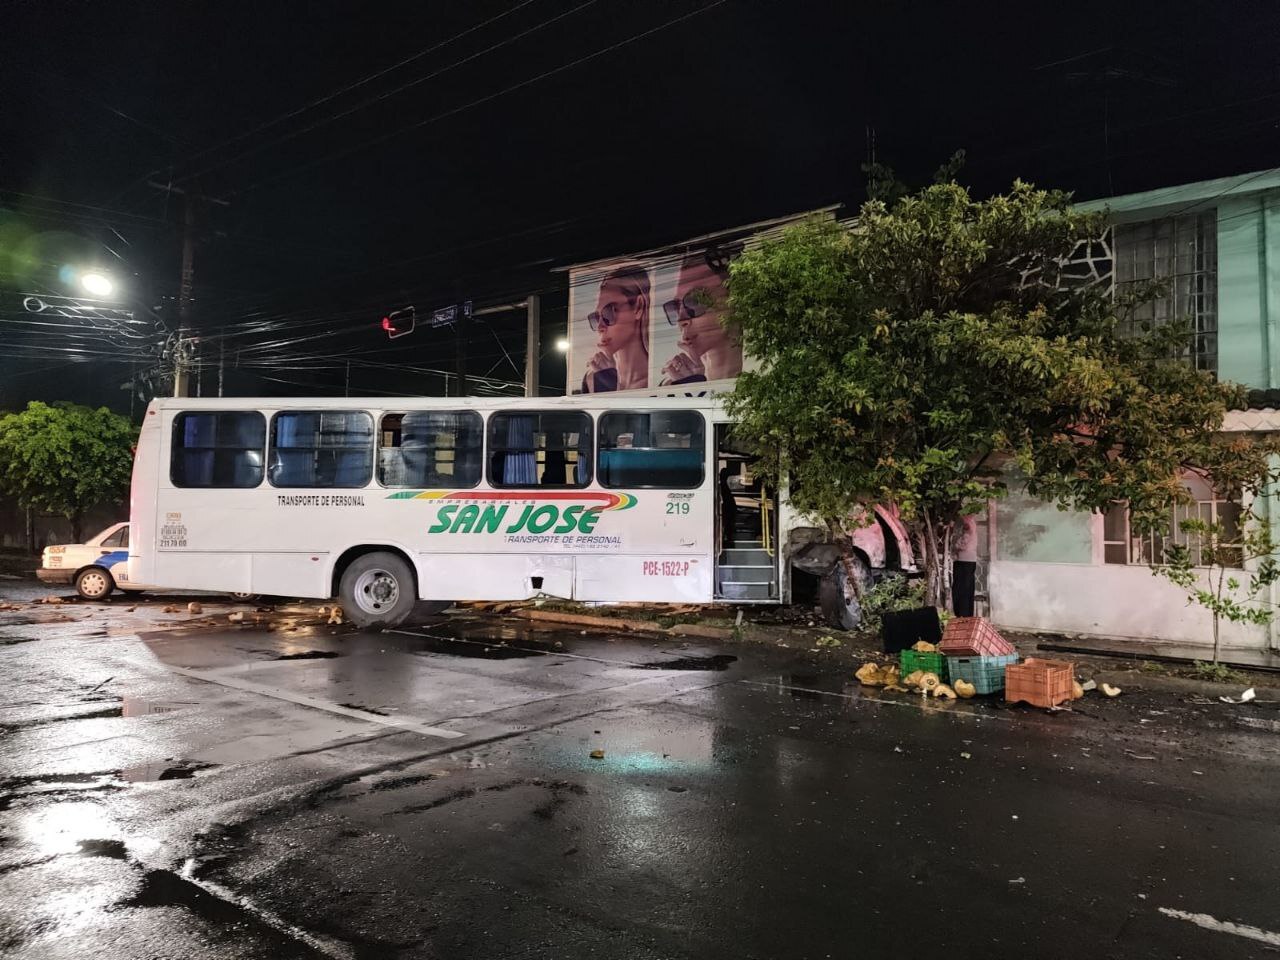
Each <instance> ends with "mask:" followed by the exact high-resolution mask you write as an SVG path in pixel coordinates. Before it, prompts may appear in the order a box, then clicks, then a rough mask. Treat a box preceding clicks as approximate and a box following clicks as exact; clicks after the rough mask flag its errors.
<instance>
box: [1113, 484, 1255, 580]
mask: <svg viewBox="0 0 1280 960" xmlns="http://www.w3.org/2000/svg"><path fill="white" fill-rule="evenodd" d="M1187 487H1188V489H1189V490H1190V493H1191V496H1192V497H1194V498H1195V499H1193V500H1192V501H1191V502H1190V503H1180V504H1177V505H1175V506H1174V507H1173V509H1172V510H1171V511H1170V515H1169V522H1168V524H1167V525H1162V526H1161V527H1160V529H1158V530H1155V531H1152V532H1151V533H1138V532H1137V531H1135V530H1133V529H1132V527H1131V525H1130V523H1129V508H1128V506H1127V505H1126V504H1124V503H1113V504H1112V505H1111V506H1110V507H1109V508H1108V509H1107V512H1106V513H1105V514H1104V516H1103V522H1102V529H1103V534H1102V550H1103V562H1104V563H1126V564H1142V565H1146V566H1150V565H1151V564H1160V563H1163V562H1164V561H1165V548H1166V547H1167V546H1169V545H1172V544H1176V545H1178V546H1183V547H1186V548H1187V552H1188V553H1189V554H1190V557H1191V563H1192V565H1193V566H1197V567H1208V566H1213V563H1214V557H1213V553H1214V549H1215V547H1216V549H1217V554H1218V559H1219V560H1221V561H1222V562H1223V565H1224V566H1227V567H1235V568H1240V567H1243V566H1244V548H1243V547H1242V546H1241V545H1240V535H1241V530H1240V525H1241V517H1242V515H1243V514H1244V508H1243V506H1241V504H1240V501H1239V500H1236V499H1232V498H1229V497H1224V496H1222V495H1221V494H1218V493H1217V492H1215V491H1214V490H1213V489H1212V488H1210V487H1209V485H1208V484H1207V483H1205V482H1204V481H1203V480H1202V479H1200V478H1199V477H1188V478H1187ZM1184 520H1202V521H1204V522H1205V523H1207V524H1219V525H1221V527H1222V530H1223V536H1222V539H1221V540H1219V541H1218V542H1216V543H1215V542H1213V541H1210V540H1208V539H1207V535H1202V534H1200V533H1196V532H1187V531H1184V530H1183V529H1182V521H1184Z"/></svg>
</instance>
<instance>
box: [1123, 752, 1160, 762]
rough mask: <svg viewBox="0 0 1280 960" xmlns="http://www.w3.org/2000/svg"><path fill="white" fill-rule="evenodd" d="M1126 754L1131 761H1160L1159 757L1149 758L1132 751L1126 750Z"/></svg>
mask: <svg viewBox="0 0 1280 960" xmlns="http://www.w3.org/2000/svg"><path fill="white" fill-rule="evenodd" d="M1125 753H1126V754H1127V755H1128V757H1129V759H1130V760H1158V759H1159V758H1158V757H1148V756H1146V755H1145V754H1141V753H1134V752H1133V751H1132V750H1126V751H1125Z"/></svg>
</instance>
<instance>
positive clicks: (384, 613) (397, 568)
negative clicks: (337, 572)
mask: <svg viewBox="0 0 1280 960" xmlns="http://www.w3.org/2000/svg"><path fill="white" fill-rule="evenodd" d="M338 599H339V601H340V602H341V603H342V611H343V614H344V616H345V617H346V619H347V620H349V621H351V622H352V623H354V624H355V625H356V626H358V627H367V628H371V629H374V630H383V629H386V628H387V627H394V626H396V624H398V623H400V622H402V621H403V620H404V619H405V617H407V616H409V614H410V613H412V612H413V608H414V606H415V605H416V603H417V601H418V591H417V588H416V586H415V584H414V580H413V571H412V570H411V569H410V568H409V565H408V564H407V563H405V562H404V560H402V559H401V558H400V557H398V556H396V555H395V554H394V553H385V552H382V551H379V552H377V553H366V554H365V555H364V556H362V557H357V558H356V559H355V560H353V561H352V563H351V565H350V566H349V567H347V569H346V570H344V571H343V573H342V581H341V582H340V583H339V584H338Z"/></svg>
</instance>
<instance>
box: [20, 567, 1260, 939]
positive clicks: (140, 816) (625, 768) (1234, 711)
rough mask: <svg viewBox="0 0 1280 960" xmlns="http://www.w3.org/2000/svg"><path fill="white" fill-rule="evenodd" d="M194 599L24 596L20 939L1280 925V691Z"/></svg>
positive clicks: (847, 933)
mask: <svg viewBox="0 0 1280 960" xmlns="http://www.w3.org/2000/svg"><path fill="white" fill-rule="evenodd" d="M21 591H26V594H23V596H24V597H25V596H31V595H38V594H39V593H40V592H42V591H40V590H39V589H38V588H36V589H32V588H31V587H30V586H29V585H18V584H13V583H7V584H3V583H0V601H3V599H4V598H5V597H16V596H18V595H19V594H20V592H21ZM171 602H174V601H171V600H167V599H160V598H154V599H149V600H145V601H142V600H136V599H131V598H127V597H126V598H118V599H116V600H114V601H113V602H110V603H107V604H98V605H87V604H73V605H66V606H32V605H28V604H26V603H20V604H18V605H17V607H18V608H17V609H16V610H7V611H0V664H3V676H4V679H5V683H4V686H3V688H0V775H3V777H4V779H3V782H2V783H0V953H2V954H3V955H5V956H17V957H40V958H53V957H59V958H62V957H66V958H71V957H75V958H82V957H85V956H95V957H99V958H103V960H109V958H135V957H139V958H140V957H155V958H159V957H173V958H179V957H181V958H204V957H218V958H225V957H273V958H281V957H284V958H288V957H329V956H333V957H440V958H448V960H462V958H472V957H474V958H503V957H521V958H523V957H529V958H533V957H539V958H541V957H626V958H659V957H681V958H683V957H699V958H701V957H714V958H718V957H724V958H735V960H737V958H745V957H759V958H790V957H814V958H823V957H882V956H885V957H887V956H901V955H904V954H905V955H919V954H922V953H924V952H926V951H934V950H938V951H945V952H947V953H949V954H950V955H953V956H959V957H970V956H974V957H976V956H983V957H1013V956H1020V957H1023V956H1026V957H1068V956H1069V957H1073V958H1075V957H1078V956H1079V955H1081V954H1085V955H1091V956H1101V957H1124V958H1132V957H1196V958H1216V957H1253V956H1256V957H1263V956H1275V955H1276V954H1277V952H1280V899H1277V896H1276V890H1277V889H1280V867H1277V863H1280V826H1278V825H1277V824H1278V822H1280V809H1278V807H1277V804H1278V803H1280V738H1278V737H1277V736H1276V733H1277V732H1278V731H1280V712H1278V711H1277V708H1276V705H1274V704H1254V705H1251V706H1249V707H1247V708H1241V707H1229V706H1226V705H1223V704H1217V703H1200V702H1195V701H1194V698H1188V697H1186V696H1179V695H1173V694H1168V693H1164V694H1154V693H1150V694H1146V693H1136V692H1135V693H1130V694H1126V696H1125V697H1123V698H1121V699H1120V700H1118V701H1102V700H1099V699H1093V698H1090V699H1087V700H1086V701H1083V702H1082V703H1081V704H1080V707H1079V709H1078V710H1076V711H1072V712H1062V713H1056V714H1052V715H1051V714H1047V713H1045V712H1043V711H1038V710H1033V709H1029V708H1023V707H1019V708H1002V707H999V706H998V705H991V704H974V703H959V704H945V703H935V702H932V701H930V702H921V701H920V700H918V699H916V698H914V697H906V696H900V695H892V694H877V693H874V692H869V693H865V694H864V693H863V692H862V691H860V690H859V689H858V688H857V687H856V685H850V684H848V683H846V681H845V680H843V679H842V678H841V676H840V672H838V671H829V670H823V669H821V668H818V667H814V666H812V665H811V664H810V663H809V662H808V661H806V660H805V659H803V658H799V657H797V656H796V655H795V654H794V652H792V651H782V650H772V649H764V648H760V647H756V646H746V645H736V646H728V647H716V646H711V645H696V644H681V643H678V642H675V641H669V640H653V641H647V640H641V639H636V638H625V637H617V638H607V637H602V636H598V635H593V636H583V635H581V634H579V633H577V632H576V631H563V630H562V631H560V632H554V631H540V632H537V631H530V630H528V629H526V628H521V627H518V626H512V625H504V624H500V623H497V622H493V621H485V620H478V619H462V618H457V617H453V618H449V617H443V618H435V619H432V620H424V621H421V622H418V623H415V624H413V625H410V626H409V627H407V628H406V629H404V630H402V631H399V632H395V633H388V634H381V635H374V634H362V633H359V632H357V631H354V630H352V629H351V628H349V627H325V626H321V625H319V624H318V623H317V618H316V617H315V616H314V611H313V610H310V609H308V610H307V611H306V612H307V613H308V614H310V615H309V616H302V615H298V614H290V613H288V612H283V613H281V612H277V614H275V615H274V616H272V617H269V618H268V617H266V615H264V621H265V620H269V621H270V626H271V629H270V630H268V629H267V626H268V624H267V623H266V622H264V623H263V624H260V625H254V624H252V623H249V624H247V625H232V624H230V623H227V622H226V614H227V613H228V612H229V611H233V610H241V611H245V612H246V614H247V619H248V620H249V621H252V620H253V619H254V616H255V614H254V613H253V607H252V606H236V605H233V604H227V603H222V602H206V614H207V616H204V617H193V616H190V615H189V614H187V613H186V611H185V601H184V602H183V604H182V610H183V612H181V613H178V614H166V613H164V612H163V607H164V606H165V604H167V603H171ZM131 608H132V609H131ZM299 609H301V608H299ZM1189 699H1190V701H1191V702H1189ZM594 750H601V751H603V752H604V756H603V758H602V759H594V758H592V756H591V752H592V751H594ZM966 754H967V755H968V756H967V757H966V756H965V755H966ZM1233 924H1234V926H1233Z"/></svg>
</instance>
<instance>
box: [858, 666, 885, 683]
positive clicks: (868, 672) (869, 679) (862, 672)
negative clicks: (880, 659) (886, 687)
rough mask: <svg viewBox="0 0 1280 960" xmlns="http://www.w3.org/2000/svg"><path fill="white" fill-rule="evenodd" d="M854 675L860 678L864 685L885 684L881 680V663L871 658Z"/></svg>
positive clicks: (859, 680)
mask: <svg viewBox="0 0 1280 960" xmlns="http://www.w3.org/2000/svg"><path fill="white" fill-rule="evenodd" d="M854 676H855V677H857V678H858V682H859V683H861V684H862V685H863V686H867V687H879V686H883V684H881V682H880V665H879V664H877V663H873V662H871V661H870V660H868V661H867V662H866V663H864V664H863V665H862V666H860V667H859V668H858V670H857V672H856V673H855V674H854Z"/></svg>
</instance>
